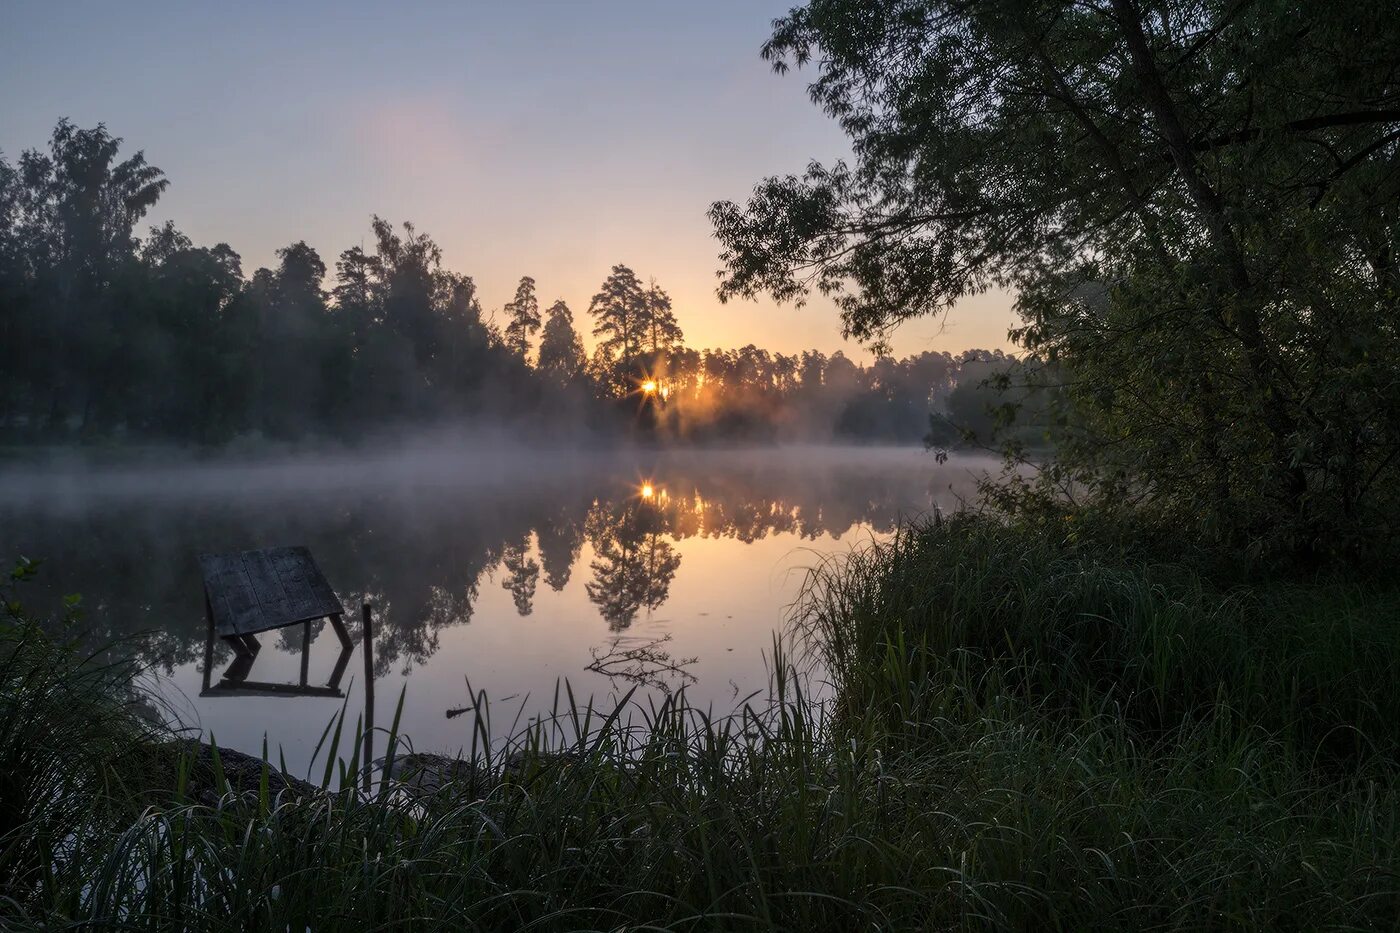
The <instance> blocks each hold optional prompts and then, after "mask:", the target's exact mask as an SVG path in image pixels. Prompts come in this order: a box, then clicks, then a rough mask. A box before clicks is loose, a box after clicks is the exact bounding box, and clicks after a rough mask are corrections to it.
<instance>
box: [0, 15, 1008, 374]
mask: <svg viewBox="0 0 1400 933" xmlns="http://www.w3.org/2000/svg"><path fill="white" fill-rule="evenodd" d="M790 5H791V2H790V0H687V2H682V0H600V2H584V0H575V2H566V0H511V2H489V3H488V2H484V0H459V2H455V3H451V2H436V3H430V2H419V3H409V2H404V3H385V2H379V3H369V2H364V0H338V2H336V3H319V2H298V3H263V2H253V0H249V2H242V0H240V2H223V3H214V2H203V0H184V2H179V3H156V2H140V0H126V2H122V3H112V2H110V0H105V2H91V3H83V2H65V0H40V2H31V0H5V13H4V21H5V24H6V25H5V29H4V30H3V31H0V152H3V153H4V156H5V157H6V158H7V159H9V160H11V161H13V160H14V159H15V158H16V157H17V156H18V155H19V153H20V151H21V150H22V149H26V148H32V147H38V146H43V145H45V144H46V141H47V139H48V136H49V134H50V132H51V131H52V128H53V125H54V123H55V122H56V121H57V120H58V118H59V117H64V116H66V117H69V118H70V119H72V120H73V121H74V122H75V123H77V124H78V125H80V126H84V127H87V126H92V125H94V124H96V123H98V122H104V123H106V124H107V126H108V128H109V129H110V130H111V131H112V133H113V134H114V135H117V136H120V137H123V138H124V139H125V140H126V147H127V149H129V150H130V151H135V150H136V149H144V150H145V152H146V155H147V158H148V160H149V161H150V162H151V163H153V164H155V165H157V166H159V167H160V168H162V169H164V170H165V172H166V175H167V177H168V178H169V179H170V182H171V184H170V188H169V189H168V191H167V192H166V194H165V196H164V197H163V198H162V200H161V202H160V204H159V205H157V207H156V209H155V211H154V212H153V213H152V214H151V215H150V216H149V218H148V220H149V221H150V222H151V223H163V222H164V221H165V220H167V219H170V220H174V221H175V224H176V226H177V227H179V228H180V229H181V230H183V231H184V232H185V233H187V234H188V235H189V236H190V237H192V238H193V239H194V241H195V242H196V243H197V244H200V245H212V244H214V243H217V242H227V243H228V244H229V245H231V246H232V247H233V248H234V249H235V250H237V251H238V252H239V253H240V254H241V255H242V257H243V266H244V271H245V273H248V274H251V272H252V271H253V270H254V269H256V268H257V267H258V266H262V265H271V264H273V263H274V262H275V251H276V250H277V248H278V247H280V246H284V245H286V244H288V243H291V242H295V241H297V240H306V241H307V242H308V243H310V244H311V245H312V246H313V247H315V248H316V249H317V250H318V251H319V252H320V253H321V256H322V258H323V259H324V260H325V261H326V264H327V266H328V267H332V268H333V266H334V260H335V257H336V256H337V255H338V254H339V253H340V251H341V250H343V249H345V248H347V247H349V246H353V245H357V244H367V242H368V238H369V222H370V217H371V215H373V214H379V215H380V216H382V217H385V218H386V219H389V220H392V221H394V222H395V223H397V222H399V221H402V220H410V221H412V222H413V223H414V224H415V225H416V226H417V228H418V229H419V230H421V231H424V232H426V233H428V234H430V235H431V236H432V237H433V238H434V239H435V240H436V241H437V242H438V244H439V245H441V246H442V248H443V253H444V264H445V265H446V266H447V267H448V268H451V269H453V270H455V271H459V272H465V273H467V274H469V275H471V276H472V277H473V278H474V279H475V280H476V282H477V285H478V288H479V289H480V293H481V297H482V302H483V306H484V307H485V308H486V310H487V311H488V312H491V311H496V313H497V314H498V316H499V309H500V307H501V305H502V304H504V303H505V302H506V301H508V300H510V298H511V296H512V294H513V293H514V290H515V285H516V282H517V281H518V280H519V278H520V276H522V275H531V276H533V277H534V278H535V280H536V281H537V283H538V288H539V292H540V300H541V304H542V305H548V304H549V303H551V302H552V301H553V300H554V299H555V298H563V299H565V300H566V301H567V302H568V303H569V305H570V307H571V308H573V309H574V312H575V316H576V318H577V319H579V323H580V324H584V323H586V322H584V321H583V320H582V319H583V318H584V316H585V315H584V312H585V311H586V309H587V306H588V301H589V298H590V297H591V296H592V295H593V294H594V293H595V292H596V291H597V288H598V285H599V284H600V283H601V282H602V280H603V278H604V277H605V276H606V275H607V273H608V271H609V269H610V268H611V267H612V266H613V265H614V264H616V263H624V264H626V265H628V266H630V267H632V268H633V269H634V270H635V271H636V272H637V273H638V275H639V276H641V277H642V279H643V281H647V280H649V279H651V278H655V279H656V281H657V283H658V284H659V285H661V287H663V288H665V289H666V290H667V291H668V292H669V293H670V294H671V297H672V300H673V303H674V306H675V309H676V312H677V315H678V317H679V319H680V322H681V325H682V327H683V328H684V330H685V337H686V343H687V344H688V345H689V346H692V347H711V346H737V345H742V344H745V343H755V344H758V345H759V346H762V347H766V348H768V349H770V350H774V351H780V352H785V353H792V352H797V351H800V350H803V349H809V348H816V349H820V350H823V351H825V352H828V353H830V352H832V351H834V350H837V349H842V350H844V351H845V352H846V354H847V355H849V356H855V357H858V358H863V359H868V358H869V357H868V354H865V353H864V352H862V351H861V349H860V348H859V347H858V346H857V345H855V344H854V343H851V342H847V341H843V340H842V338H841V333H840V331H841V326H840V319H839V315H838V314H837V312H836V310H835V309H834V307H832V305H831V304H830V302H828V301H826V300H824V299H821V298H814V299H813V300H812V302H811V303H809V305H808V306H807V307H805V308H802V309H794V308H793V307H792V306H778V305H776V304H775V303H774V302H772V301H771V300H768V299H763V300H759V301H754V302H749V301H731V302H730V303H729V304H727V305H722V304H721V303H720V302H719V300H718V298H717V297H716V296H715V286H716V284H717V279H716V272H717V270H718V268H719V259H718V253H719V245H718V243H717V241H716V240H715V238H714V235H713V230H712V228H711V226H710V224H709V222H708V220H707V219H706V217H705V211H706V209H707V208H708V207H709V205H710V203H711V202H713V201H715V200H719V199H729V200H735V201H740V202H742V201H743V200H744V199H745V198H746V197H747V195H748V193H749V192H750V190H751V189H752V188H753V186H754V184H755V183H756V182H758V181H759V180H760V179H762V178H763V177H764V176H766V175H772V174H786V173H790V172H800V171H801V170H802V169H803V168H804V167H805V166H806V164H807V163H808V161H810V160H812V159H816V160H819V161H831V160H833V159H836V158H840V157H842V156H843V155H845V154H846V153H847V152H848V151H849V148H848V145H847V143H846V141H845V139H844V137H843V136H842V134H841V133H840V131H839V129H838V128H837V127H836V126H835V124H834V123H833V122H832V121H830V120H829V119H828V118H826V117H825V116H824V115H823V114H822V113H821V112H820V111H819V110H818V109H817V108H816V107H815V106H814V105H813V104H812V103H811V102H810V100H809V99H808V97H807V94H806V84H807V82H808V80H810V78H809V76H808V75H807V74H804V73H801V72H790V73H789V74H788V75H786V76H779V75H775V74H774V73H773V72H772V71H771V69H770V67H769V66H768V65H767V64H766V63H764V62H763V61H762V60H761V59H760V57H759V48H760V46H761V45H762V43H763V41H764V39H766V38H767V36H768V34H769V24H770V23H771V21H772V19H773V18H774V17H775V16H779V15H781V14H782V13H783V12H785V11H786V9H787V8H788V6H790ZM1011 301H1012V299H1011V296H1009V295H1007V294H1005V293H1001V292H992V293H988V294H986V295H982V296H978V297H977V298H974V299H970V300H969V301H967V302H964V303H963V304H961V305H959V306H958V307H957V308H955V309H953V311H952V312H951V313H950V314H949V315H948V316H947V317H946V318H945V319H943V320H932V319H923V320H919V321H915V322H910V323H908V324H906V325H905V326H904V327H902V328H901V329H900V330H899V332H898V333H897V334H896V336H895V338H894V341H893V346H894V350H895V352H896V354H897V355H901V356H902V355H905V354H909V353H917V352H920V351H923V350H949V351H954V352H955V351H958V350H962V349H967V348H970V347H986V348H995V347H1002V348H1008V349H1009V348H1010V345H1009V343H1008V341H1007V339H1006V331H1007V329H1008V327H1010V326H1011V325H1012V323H1013V321H1014V316H1013V314H1012V313H1011V310H1010V306H1011ZM581 329H583V330H584V331H585V340H586V341H587V342H589V344H590V346H591V340H589V338H588V336H587V334H586V330H587V327H582V328H581Z"/></svg>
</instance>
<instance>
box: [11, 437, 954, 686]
mask: <svg viewBox="0 0 1400 933" xmlns="http://www.w3.org/2000/svg"><path fill="white" fill-rule="evenodd" d="M633 475H636V474H633ZM653 483H654V492H653V495H652V496H651V497H650V498H642V497H641V496H640V495H639V494H638V489H637V484H636V483H635V482H633V481H631V477H629V481H628V482H626V483H620V482H618V481H617V480H616V479H614V478H599V479H597V480H594V481H588V480H580V479H574V480H571V481H570V483H569V485H568V486H567V487H564V486H554V487H545V488H541V487H540V486H538V485H532V486H530V487H523V488H520V489H514V490H505V491H499V493H497V492H488V493H481V492H479V491H477V492H473V493H470V494H468V493H460V494H451V493H441V492H440V491H433V492H432V493H428V492H421V493H379V494H369V493H365V494H347V493H344V492H340V493H335V494H327V495H325V496H318V495H309V496H303V497H300V498H296V499H294V500H292V501H267V500H254V501H247V500H244V501H239V500H237V499H236V497H231V501H229V502H227V503H209V502H207V501H203V500H200V501H193V502H191V501H170V502H165V503H151V502H142V503H135V504H130V505H125V506H120V507H108V508H105V509H103V510H93V511H75V510H44V509H33V510H28V511H16V510H14V509H11V510H9V511H8V512H7V513H4V514H0V526H3V527H5V528H6V529H7V530H8V531H10V534H9V535H8V540H7V541H6V543H7V544H9V545H10V546H11V547H12V548H13V552H14V553H23V554H26V555H29V556H40V557H43V558H46V566H45V567H44V568H43V571H42V574H41V578H40V584H39V589H38V590H35V591H32V592H33V593H34V594H35V595H36V596H40V598H41V599H42V598H43V597H42V596H41V595H40V594H41V593H42V592H44V591H47V592H49V593H52V594H53V596H54V598H56V597H57V594H61V593H67V592H81V593H82V594H83V595H84V605H85V620H86V623H87V624H88V625H89V626H90V627H92V628H93V630H94V637H96V638H101V639H112V638H126V637H129V636H132V635H136V634H140V635H141V636H142V640H141V645H142V654H143V656H144V658H145V660H147V661H148V662H149V663H152V664H154V665H156V666H158V667H159V668H162V669H165V670H167V671H168V670H169V669H170V668H171V667H173V666H174V665H176V664H183V663H187V662H190V661H195V660H198V659H199V658H200V656H201V655H202V651H203V637H204V618H203V601H202V594H201V592H200V583H199V580H200V578H199V574H198V571H197V568H196V565H195V557H196V555H197V554H198V553H201V552H205V551H223V550H238V549H243V548H253V547H263V546H269V545H272V544H305V545H307V546H309V547H310V548H311V549H312V551H313V553H314V554H315V555H316V558H317V561H318V562H319V563H320V565H321V567H322V569H323V570H324V571H325V573H326V575H327V577H328V579H330V580H331V581H332V582H334V583H336V584H338V585H340V586H341V587H345V588H346V589H342V591H341V593H340V596H341V599H342V601H343V602H344V603H345V605H346V607H347V609H348V610H349V611H348V612H347V620H346V621H347V623H348V624H349V627H350V628H351V631H352V634H353V635H354V637H355V638H356V639H357V640H358V637H359V633H358V631H357V630H356V628H357V626H358V624H359V613H358V612H357V611H355V610H356V608H357V607H358V605H359V602H360V600H361V599H363V598H369V599H370V600H371V601H373V602H374V603H375V606H376V612H375V618H376V622H377V626H378V627H377V629H376V666H377V668H378V669H379V672H380V673H381V674H382V673H387V672H388V671H390V670H391V669H394V668H399V669H403V670H408V669H411V668H412V667H413V666H415V665H416V664H419V663H422V662H423V661H425V660H426V659H427V658H429V657H431V656H432V655H433V654H434V653H435V652H436V651H437V650H438V647H439V644H440V635H441V633H442V632H443V631H445V630H447V629H449V628H452V627H456V626H461V625H465V624H467V623H468V622H469V621H470V620H471V619H472V616H473V614H474V612H475V611H476V606H477V603H478V600H479V597H480V594H481V589H480V585H481V582H482V581H483V580H487V579H493V578H494V579H498V580H499V581H500V584H501V586H503V587H504V588H505V590H507V591H508V592H509V593H510V594H511V598H512V600H513V602H514V604H515V608H516V610H517V611H518V612H519V613H520V614H521V615H529V614H530V613H531V612H532V610H533V605H534V601H535V598H536V595H537V592H538V582H539V580H540V579H541V578H543V580H544V581H545V583H546V584H547V585H548V586H549V588H550V589H551V590H554V591H560V590H563V589H565V588H566V587H567V586H568V585H569V583H570V581H571V579H572V574H573V573H574V572H575V571H576V570H577V569H578V567H579V565H580V563H581V561H583V560H587V561H588V567H587V570H588V578H587V580H586V581H584V582H583V587H584V589H585V591H586V593H587V596H588V598H589V600H590V601H591V602H592V604H593V605H594V606H596V607H597V610H598V613H599V615H600V616H601V618H602V620H603V621H605V622H606V623H607V625H608V627H609V628H610V629H611V630H613V631H622V630H624V629H627V628H628V626H630V625H631V624H632V623H633V621H634V620H636V619H637V618H638V617H639V616H640V615H641V614H643V613H644V612H647V611H651V610H656V609H659V608H660V607H661V606H662V605H664V603H665V602H666V599H667V597H668V594H669V590H670V586H671V583H672V581H673V580H674V579H675V576H676V574H677V571H678V570H679V568H680V565H681V560H682V557H681V552H680V549H679V548H678V544H679V543H681V542H683V541H685V540H686V539H690V538H694V537H706V538H730V539H734V540H736V541H741V542H751V541H757V540H759V539H761V538H764V537H766V536H768V535H772V534H790V535H794V536H797V537H800V538H804V539H808V540H811V539H815V538H817V537H819V536H820V535H823V534H828V535H832V536H834V537H837V538H839V537H841V536H842V535H844V534H846V533H848V532H849V531H850V530H851V529H852V528H853V527H855V526H857V525H863V526H867V527H869V528H871V529H872V530H874V531H876V532H886V531H889V530H892V529H893V527H894V526H895V524H896V523H897V522H898V521H899V520H900V518H901V517H908V516H909V515H910V514H911V513H912V512H915V511H919V510H927V509H929V508H930V507H931V506H932V504H933V502H934V501H935V499H936V496H935V492H936V490H934V489H933V488H932V487H931V484H930V479H929V475H928V474H927V473H923V472H912V471H905V472H904V473H902V474H901V473H900V472H898V471H890V470H883V471H868V470H865V469H858V468H852V469H849V470H846V471H830V470H828V471H824V472H821V473H820V474H819V475H815V476H814V475H813V471H810V470H807V471H804V470H802V469H800V468H799V467H796V466H794V467H793V468H791V469H789V470H787V471H784V470H781V469H773V468H772V467H771V466H765V465H764V464H763V463H762V462H761V461H755V462H754V463H753V465H752V466H751V467H750V468H744V467H742V466H741V467H734V466H730V467H729V468H727V469H725V470H723V471H719V470H715V469H713V468H706V467H705V466H704V464H703V463H697V464H695V465H694V466H693V467H692V468H691V469H689V470H681V469H676V468H674V467H666V466H664V465H662V466H658V467H657V468H656V472H655V474H654V480H653ZM532 538H533V540H532ZM585 542H586V543H587V544H588V553H587V555H586V556H585V552H584V548H583V545H584V544H585ZM220 653H221V654H222V649H220ZM220 660H221V661H222V660H223V659H222V657H221V658H220Z"/></svg>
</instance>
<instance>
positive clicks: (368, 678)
mask: <svg viewBox="0 0 1400 933" xmlns="http://www.w3.org/2000/svg"><path fill="white" fill-rule="evenodd" d="M372 614H373V609H372V607H371V605H370V603H369V601H368V600H366V601H365V602H364V603H362V604H361V605H360V617H361V620H362V621H363V623H364V627H365V640H364V645H365V765H364V767H365V793H366V794H368V793H369V791H370V783H371V781H372V777H373V774H374V771H373V766H374V625H373V621H372V619H371V618H370V617H371V615H372Z"/></svg>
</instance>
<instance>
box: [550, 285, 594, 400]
mask: <svg viewBox="0 0 1400 933" xmlns="http://www.w3.org/2000/svg"><path fill="white" fill-rule="evenodd" d="M587 362H588V361H587V359H586V358H585V356H584V354H583V341H582V340H581V339H580V338H579V335H578V331H576V330H575V329H574V315H573V312H572V311H570V310H569V306H568V305H567V304H565V303H564V300H563V299H562V298H561V299H559V300H558V301H556V302H554V304H552V305H550V306H549V310H547V311H546V312H545V324H544V332H543V333H542V334H541V335H540V358H539V363H538V364H537V365H538V369H539V371H540V372H541V373H543V374H545V375H546V376H548V377H549V378H552V379H554V380H555V381H556V382H560V383H569V382H575V381H577V380H579V379H580V378H582V377H583V375H584V367H585V366H586V365H587Z"/></svg>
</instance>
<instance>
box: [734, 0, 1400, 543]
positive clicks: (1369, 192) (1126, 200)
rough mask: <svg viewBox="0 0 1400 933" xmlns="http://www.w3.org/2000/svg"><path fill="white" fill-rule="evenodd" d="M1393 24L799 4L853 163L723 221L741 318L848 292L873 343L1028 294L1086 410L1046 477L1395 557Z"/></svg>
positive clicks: (762, 189)
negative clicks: (1371, 545) (965, 301)
mask: <svg viewBox="0 0 1400 933" xmlns="http://www.w3.org/2000/svg"><path fill="white" fill-rule="evenodd" d="M1397 45H1400V8H1397V7H1396V6H1395V5H1394V4H1392V3H1382V2H1369V0H1368V2H1358V3H1347V4H1314V3H1303V2H1300V0H1165V2H1159V3H1153V4H1150V5H1147V4H1141V3H1139V2H1138V0H1093V2H1087V3H1082V2H1076V3H1071V2H1068V0H987V2H978V3H952V2H943V0H812V2H810V3H808V4H807V5H806V6H803V7H800V8H798V9H796V10H794V11H792V12H791V13H790V14H789V15H787V16H786V17H784V18H782V19H780V20H778V21H777V23H776V24H775V29H774V33H773V36H772V38H771V39H770V40H769V42H768V43H767V44H766V46H765V47H764V55H765V57H767V58H768V59H769V60H770V61H772V62H773V64H774V66H775V68H777V69H778V70H780V71H782V70H786V69H787V68H788V67H790V66H811V67H814V68H815V71H816V74H815V76H814V79H813V81H812V83H811V85H810V91H811V96H812V98H813V100H814V101H815V102H816V103H817V104H818V105H820V106H821V107H822V108H823V109H824V110H825V111H826V112H827V113H828V114H830V115H831V116H832V117H833V118H835V119H836V120H838V121H839V123H840V124H841V126H842V128H843V129H844V130H845V131H846V133H847V134H848V135H849V136H850V138H851V141H852V146H853V151H854V160H853V162H852V163H850V164H847V163H845V162H838V163H836V164H835V165H831V166H823V165H820V164H813V165H811V166H810V167H809V169H808V170H807V172H806V173H805V174H804V175H802V176H801V177H797V176H787V177H779V178H769V179H767V180H766V181H764V182H762V183H761V184H760V185H759V186H758V187H757V188H756V189H755V191H754V194H753V197H752V198H751V199H750V200H749V202H748V204H747V205H746V206H744V207H743V208H740V207H739V206H737V205H735V204H731V203H718V204H716V205H714V207H713V208H712V210H711V216H712V219H713V220H714V223H715V226H716V229H717V232H718V234H719V237H720V239H721V241H722V242H723V244H724V254H723V259H724V262H725V266H726V269H725V273H724V277H723V281H722V284H721V295H722V296H724V297H730V296H740V295H744V296H747V295H753V294H756V293H759V292H765V291H766V292H771V293H772V294H774V295H775V296H776V297H778V298H779V299H787V300H795V301H799V302H800V301H801V300H802V299H804V298H805V297H806V296H808V295H809V294H810V293H811V291H812V290H814V289H815V290H818V291H820V292H824V293H827V294H829V295H832V296H834V298H835V300H836V302H837V303H838V305H839V306H840V308H841V312H842V315H843V319H844V321H845V326H846V330H847V332H848V333H849V334H851V335H854V336H856V337H858V338H861V339H865V340H871V341H874V342H876V343H878V342H880V341H882V340H883V339H884V338H885V337H887V336H888V334H889V333H890V330H891V328H892V327H894V326H895V325H897V324H898V323H899V322H900V321H902V320H904V319H907V318H909V317H911V316H915V315H921V314H940V313H943V312H944V311H946V310H947V309H948V308H949V307H951V306H952V305H953V304H954V303H955V302H956V301H958V300H959V299H961V298H964V297H966V296H968V295H971V294H975V293H977V292H980V291H982V290H984V289H986V288H988V287H991V286H994V285H995V286H1003V287H1010V288H1013V289H1015V290H1016V291H1017V292H1018V294H1019V298H1018V302H1017V308H1018V310H1019V312H1020V313H1021V315H1022V318H1023V321H1024V323H1023V325H1022V326H1020V327H1019V328H1018V329H1017V330H1016V331H1015V333H1014V336H1015V337H1016V339H1017V340H1019V342H1020V343H1021V345H1022V346H1024V347H1025V348H1026V349H1027V350H1028V351H1030V353H1031V354H1032V355H1033V356H1034V357H1036V358H1038V359H1040V360H1042V361H1044V362H1045V363H1047V364H1051V365H1049V366H1047V367H1045V368H1043V369H1042V370H1040V372H1042V373H1054V374H1055V376H1056V378H1057V379H1058V380H1059V381H1060V383H1061V384H1062V386H1063V393H1062V395H1061V397H1062V399H1063V400H1064V401H1065V402H1066V403H1069V404H1072V405H1073V406H1074V409H1075V419H1076V421H1077V422H1078V423H1079V424H1078V428H1077V430H1075V431H1073V432H1067V433H1066V435H1065V437H1064V438H1063V441H1062V450H1061V458H1060V460H1059V461H1058V464H1057V465H1056V466H1055V467H1052V468H1051V469H1049V470H1047V471H1046V474H1045V475H1046V476H1047V477H1048V481H1050V482H1052V483H1060V484H1063V485H1066V486H1069V485H1073V486H1076V487H1078V488H1079V489H1081V491H1082V490H1083V489H1084V488H1086V487H1087V488H1089V489H1091V490H1093V491H1097V492H1098V493H1099V494H1100V501H1114V502H1123V501H1134V502H1138V503H1139V504H1141V505H1143V506H1145V507H1148V508H1151V509H1154V510H1156V511H1157V512H1158V513H1160V514H1161V515H1162V516H1163V517H1164V518H1166V519H1168V520H1170V521H1173V522H1177V523H1182V524H1183V525H1186V526H1189V527H1192V528H1195V529H1197V530H1200V531H1203V532H1204V533H1206V534H1208V535H1211V536H1216V537H1220V538H1224V539H1227V540H1233V541H1253V542H1257V543H1260V544H1265V545H1270V546H1278V547H1281V548H1285V549H1288V550H1293V551H1297V550H1301V551H1304V552H1310V553H1315V552H1317V551H1318V550H1319V549H1324V548H1345V547H1347V546H1349V545H1352V544H1357V543H1362V542H1363V541H1364V540H1366V539H1382V538H1384V537H1386V536H1387V535H1388V533H1389V530H1390V529H1391V528H1393V526H1394V519H1395V517H1396V514H1397V509H1396V503H1397V500H1396V496H1395V493H1394V492H1393V490H1394V489H1395V488H1396V483H1395V480H1396V472H1397V470H1398V469H1400V352H1397V351H1400V346H1397V333H1396V328H1395V321H1396V311H1397V301H1398V300H1400V288H1398V287H1397V286H1400V271H1397V266H1396V252H1397V250H1396V247H1397V245H1398V244H1397V237H1400V62H1398V61H1397V58H1396V56H1395V52H1394V50H1395V48H1396V47H1397Z"/></svg>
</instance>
